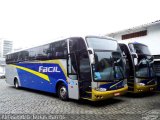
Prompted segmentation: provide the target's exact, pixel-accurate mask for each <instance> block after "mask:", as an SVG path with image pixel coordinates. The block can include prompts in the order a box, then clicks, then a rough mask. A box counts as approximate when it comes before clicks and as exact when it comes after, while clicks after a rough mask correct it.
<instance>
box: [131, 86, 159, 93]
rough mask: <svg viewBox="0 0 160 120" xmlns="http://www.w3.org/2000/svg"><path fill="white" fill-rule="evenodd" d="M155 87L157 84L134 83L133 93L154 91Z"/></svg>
mask: <svg viewBox="0 0 160 120" xmlns="http://www.w3.org/2000/svg"><path fill="white" fill-rule="evenodd" d="M156 88H157V84H154V85H147V86H140V85H135V89H134V93H142V92H148V91H154V90H156Z"/></svg>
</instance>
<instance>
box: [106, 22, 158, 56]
mask: <svg viewBox="0 0 160 120" xmlns="http://www.w3.org/2000/svg"><path fill="white" fill-rule="evenodd" d="M107 36H110V37H113V38H115V39H117V40H127V41H129V42H139V43H143V44H146V45H148V46H149V49H150V51H151V54H152V55H160V20H159V21H155V22H152V23H149V24H144V25H141V26H137V27H133V28H130V29H126V30H122V31H118V32H114V33H109V34H107Z"/></svg>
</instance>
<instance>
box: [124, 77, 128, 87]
mask: <svg viewBox="0 0 160 120" xmlns="http://www.w3.org/2000/svg"><path fill="white" fill-rule="evenodd" d="M123 86H124V87H126V86H127V79H125V80H124V81H123Z"/></svg>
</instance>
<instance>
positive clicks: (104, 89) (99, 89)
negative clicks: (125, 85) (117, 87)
mask: <svg viewBox="0 0 160 120" xmlns="http://www.w3.org/2000/svg"><path fill="white" fill-rule="evenodd" d="M96 90H97V91H101V92H103V91H107V89H106V88H96Z"/></svg>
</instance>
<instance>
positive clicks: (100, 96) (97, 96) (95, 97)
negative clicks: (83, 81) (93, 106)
mask: <svg viewBox="0 0 160 120" xmlns="http://www.w3.org/2000/svg"><path fill="white" fill-rule="evenodd" d="M127 90H128V86H126V87H124V88H121V89H117V90H111V91H103V92H101V91H96V90H95V89H92V99H91V101H100V100H105V99H108V98H112V97H114V96H119V95H123V94H124V93H126V92H127Z"/></svg>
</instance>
